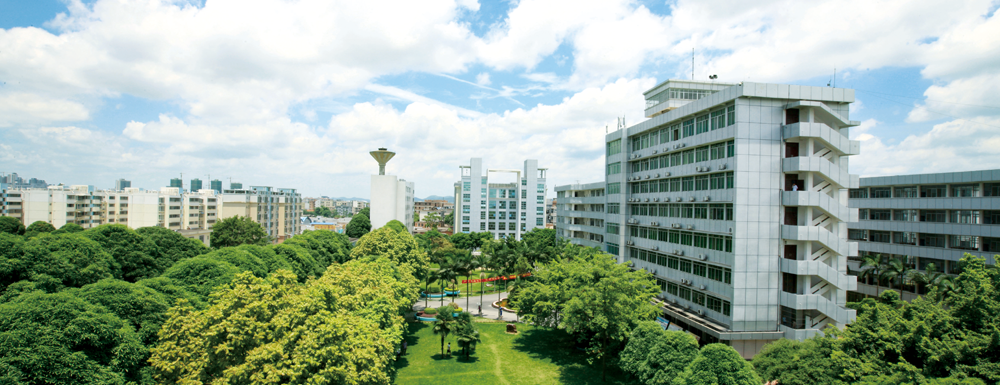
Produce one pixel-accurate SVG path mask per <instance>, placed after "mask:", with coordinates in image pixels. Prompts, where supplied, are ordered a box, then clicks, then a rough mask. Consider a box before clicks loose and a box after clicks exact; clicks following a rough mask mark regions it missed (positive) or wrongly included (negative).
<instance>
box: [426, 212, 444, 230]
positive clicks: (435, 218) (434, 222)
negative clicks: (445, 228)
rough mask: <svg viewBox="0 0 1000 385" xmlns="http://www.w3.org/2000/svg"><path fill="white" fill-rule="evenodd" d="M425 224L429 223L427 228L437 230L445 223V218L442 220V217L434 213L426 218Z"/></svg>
mask: <svg viewBox="0 0 1000 385" xmlns="http://www.w3.org/2000/svg"><path fill="white" fill-rule="evenodd" d="M424 222H425V223H427V228H431V229H437V228H438V226H441V224H442V223H444V218H441V215H439V214H438V213H436V212H432V213H428V214H427V215H425V216H424Z"/></svg>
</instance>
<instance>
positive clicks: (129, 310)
mask: <svg viewBox="0 0 1000 385" xmlns="http://www.w3.org/2000/svg"><path fill="white" fill-rule="evenodd" d="M77 295H78V296H80V298H83V299H86V300H87V301H88V302H90V303H93V304H96V305H101V306H104V307H105V308H106V309H108V310H110V311H111V312H112V313H114V314H115V315H117V316H118V317H119V318H121V319H122V320H125V321H127V322H128V323H129V324H131V325H132V328H134V329H135V331H136V333H138V334H139V338H140V339H141V340H142V341H143V342H144V343H145V344H146V345H151V344H153V343H154V342H156V332H157V331H159V330H160V325H163V321H166V319H167V309H168V308H169V307H170V303H169V302H168V300H167V297H166V296H164V295H162V294H160V293H158V292H156V291H155V290H153V289H151V288H149V287H146V286H143V285H139V284H135V283H128V282H125V281H120V280H117V279H104V280H101V281H100V282H97V283H92V284H90V285H87V286H84V287H82V288H81V289H80V291H78V292H77Z"/></svg>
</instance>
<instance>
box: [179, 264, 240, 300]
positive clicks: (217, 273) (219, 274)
mask: <svg viewBox="0 0 1000 385" xmlns="http://www.w3.org/2000/svg"><path fill="white" fill-rule="evenodd" d="M239 272H240V269H239V268H237V267H236V266H233V265H232V264H230V263H229V262H225V261H220V260H218V259H212V258H204V257H194V258H188V259H183V260H181V261H179V262H177V263H175V264H174V265H173V266H171V267H170V269H167V271H166V272H164V273H163V276H164V277H166V278H169V279H170V280H171V281H173V282H174V283H175V284H177V285H180V286H182V287H184V288H185V289H187V290H188V291H191V292H193V293H195V294H198V295H200V296H201V297H202V298H206V297H208V295H209V294H211V293H212V291H213V290H215V288H216V287H218V286H220V285H224V284H227V283H229V282H230V281H232V280H233V277H235V276H236V274H238V273H239Z"/></svg>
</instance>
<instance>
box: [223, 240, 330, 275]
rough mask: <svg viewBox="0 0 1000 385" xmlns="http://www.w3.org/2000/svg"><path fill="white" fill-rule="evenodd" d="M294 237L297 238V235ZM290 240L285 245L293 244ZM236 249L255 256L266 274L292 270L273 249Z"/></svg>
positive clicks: (262, 247)
mask: <svg viewBox="0 0 1000 385" xmlns="http://www.w3.org/2000/svg"><path fill="white" fill-rule="evenodd" d="M341 236H343V235H341ZM296 237H298V235H297V236H296ZM294 239H295V238H292V240H294ZM292 240H289V241H286V242H285V243H291V244H295V243H293V242H292ZM236 248H237V249H239V250H245V251H247V252H250V253H252V254H253V255H256V256H257V258H259V259H260V260H261V262H264V266H266V267H267V273H268V274H270V273H273V272H275V271H278V270H280V269H285V270H289V271H291V270H292V264H291V263H289V262H288V260H287V259H285V258H284V257H282V256H280V255H278V254H277V253H275V252H274V248H271V247H267V246H257V245H240V246H237V247H236Z"/></svg>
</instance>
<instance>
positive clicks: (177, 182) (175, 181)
mask: <svg viewBox="0 0 1000 385" xmlns="http://www.w3.org/2000/svg"><path fill="white" fill-rule="evenodd" d="M170 187H176V188H179V189H181V191H184V181H183V180H181V178H171V179H170Z"/></svg>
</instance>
